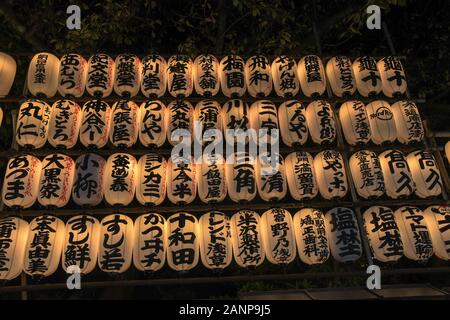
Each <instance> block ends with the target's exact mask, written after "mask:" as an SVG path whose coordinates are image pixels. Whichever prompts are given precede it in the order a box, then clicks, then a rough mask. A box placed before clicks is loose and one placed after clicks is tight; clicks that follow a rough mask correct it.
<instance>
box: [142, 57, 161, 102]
mask: <svg viewBox="0 0 450 320" xmlns="http://www.w3.org/2000/svg"><path fill="white" fill-rule="evenodd" d="M166 71H167V62H166V60H165V59H164V58H163V57H161V56H160V55H157V54H151V55H148V56H146V57H145V58H144V59H143V60H142V76H141V91H142V93H143V94H144V96H146V97H147V98H152V99H154V98H159V97H162V96H163V95H164V93H166V87H167V74H166Z"/></svg>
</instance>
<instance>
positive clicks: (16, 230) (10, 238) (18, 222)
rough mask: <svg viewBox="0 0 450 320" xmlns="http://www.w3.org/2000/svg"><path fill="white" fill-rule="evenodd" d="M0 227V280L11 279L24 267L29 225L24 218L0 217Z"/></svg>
mask: <svg viewBox="0 0 450 320" xmlns="http://www.w3.org/2000/svg"><path fill="white" fill-rule="evenodd" d="M0 229H1V230H2V232H1V233H0V243H1V244H2V246H1V248H0V257H1V259H0V266H1V268H0V280H12V279H14V278H16V277H17V276H19V275H20V273H21V272H22V269H23V267H24V265H23V261H24V258H25V247H26V245H27V238H28V231H29V226H28V222H26V221H25V220H22V219H19V218H16V217H8V218H2V219H0Z"/></svg>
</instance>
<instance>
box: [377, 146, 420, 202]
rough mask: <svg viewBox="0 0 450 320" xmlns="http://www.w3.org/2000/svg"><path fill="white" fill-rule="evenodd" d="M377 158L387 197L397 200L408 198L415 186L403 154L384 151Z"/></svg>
mask: <svg viewBox="0 0 450 320" xmlns="http://www.w3.org/2000/svg"><path fill="white" fill-rule="evenodd" d="M378 158H379V159H380V165H381V170H382V172H383V178H384V186H385V188H386V194H387V195H388V197H390V198H392V199H398V198H405V197H408V196H410V195H411V194H412V193H413V192H414V190H415V185H414V181H413V179H412V176H411V172H410V171H409V166H408V163H407V162H406V158H405V155H404V154H403V152H401V151H399V150H386V151H384V152H383V153H381V154H380V155H379V156H378Z"/></svg>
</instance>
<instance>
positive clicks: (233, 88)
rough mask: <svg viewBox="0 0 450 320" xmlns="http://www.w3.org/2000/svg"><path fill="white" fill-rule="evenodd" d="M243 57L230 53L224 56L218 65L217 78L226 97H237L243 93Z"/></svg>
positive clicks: (244, 86) (245, 87)
mask: <svg viewBox="0 0 450 320" xmlns="http://www.w3.org/2000/svg"><path fill="white" fill-rule="evenodd" d="M244 64H245V62H244V59H242V58H241V57H240V56H238V55H235V54H231V55H228V56H225V57H224V58H223V59H222V60H221V61H220V65H219V80H220V87H221V88H222V93H223V94H224V95H225V96H227V97H228V98H238V97H242V96H243V95H244V94H245V90H246V89H247V86H246V84H245V77H244Z"/></svg>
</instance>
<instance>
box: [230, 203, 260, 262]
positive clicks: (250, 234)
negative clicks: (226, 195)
mask: <svg viewBox="0 0 450 320" xmlns="http://www.w3.org/2000/svg"><path fill="white" fill-rule="evenodd" d="M230 225H231V243H232V245H233V255H234V260H235V261H236V263H237V264H238V265H239V266H240V267H242V268H250V267H252V268H256V267H258V266H259V265H261V264H262V263H263V262H264V259H265V253H264V247H263V244H262V239H261V226H260V217H259V215H258V214H257V213H256V212H254V211H251V210H241V211H238V212H236V213H235V214H234V215H233V216H232V217H231V220H230Z"/></svg>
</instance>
